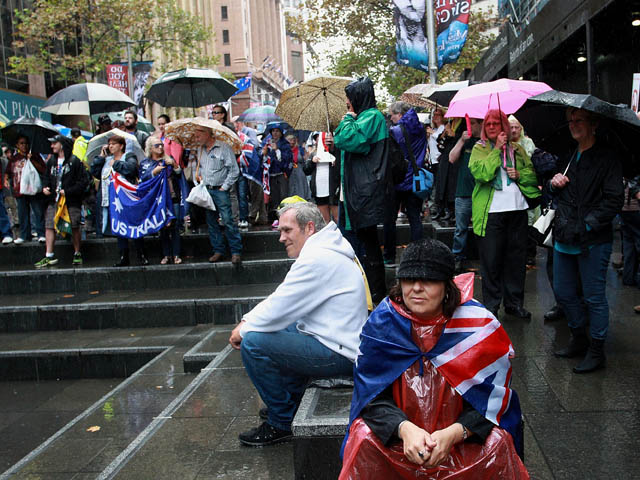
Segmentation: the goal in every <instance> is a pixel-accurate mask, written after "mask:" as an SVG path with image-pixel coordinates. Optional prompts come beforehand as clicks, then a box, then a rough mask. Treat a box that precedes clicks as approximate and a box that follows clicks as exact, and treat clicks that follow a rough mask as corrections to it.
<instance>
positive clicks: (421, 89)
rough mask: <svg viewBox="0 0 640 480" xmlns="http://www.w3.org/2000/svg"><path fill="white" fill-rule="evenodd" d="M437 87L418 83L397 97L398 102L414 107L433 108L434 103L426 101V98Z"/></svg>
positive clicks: (432, 84)
mask: <svg viewBox="0 0 640 480" xmlns="http://www.w3.org/2000/svg"><path fill="white" fill-rule="evenodd" d="M438 87H439V86H438V85H436V84H435V83H419V84H417V85H414V86H413V87H411V88H410V89H408V90H406V91H405V92H404V93H403V94H402V95H400V97H398V100H400V101H402V102H406V103H408V104H409V105H413V106H414V107H423V108H426V107H433V106H434V103H435V102H431V101H429V100H427V98H426V97H428V96H429V95H431V94H432V93H433V92H434V91H435V90H436V89H437V88H438Z"/></svg>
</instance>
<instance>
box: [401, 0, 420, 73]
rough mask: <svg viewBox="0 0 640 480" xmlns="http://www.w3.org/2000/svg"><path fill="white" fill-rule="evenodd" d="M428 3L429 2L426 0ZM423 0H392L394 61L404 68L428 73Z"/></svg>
mask: <svg viewBox="0 0 640 480" xmlns="http://www.w3.org/2000/svg"><path fill="white" fill-rule="evenodd" d="M427 1H429V0H427ZM425 11H426V5H425V2H424V0H413V1H412V0H393V22H394V23H395V25H396V61H397V62H398V63H399V64H400V65H404V66H405V67H412V68H416V69H418V70H422V71H424V72H428V71H429V48H428V45H427V35H426V28H427V23H426V19H425V16H424V14H425Z"/></svg>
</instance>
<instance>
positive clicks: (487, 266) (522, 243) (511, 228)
mask: <svg viewBox="0 0 640 480" xmlns="http://www.w3.org/2000/svg"><path fill="white" fill-rule="evenodd" d="M469 171H470V172H471V174H472V175H473V177H474V178H475V180H476V185H475V187H474V189H473V193H472V196H471V211H472V213H471V218H472V223H473V232H474V233H475V234H476V235H477V236H478V237H479V240H480V242H479V243H480V245H479V247H480V248H479V253H480V269H481V272H482V299H483V302H484V304H485V306H486V307H487V308H488V309H489V310H491V312H493V314H494V315H495V316H496V317H497V316H498V310H499V309H500V303H501V302H502V301H503V300H504V307H505V312H506V313H507V314H509V315H513V316H515V317H518V318H530V317H531V313H530V312H528V311H527V310H525V308H524V307H523V303H524V281H525V274H526V260H527V258H526V257H527V209H528V208H529V204H528V202H527V199H535V198H537V197H539V196H540V191H539V190H538V179H537V177H536V173H535V171H534V169H533V164H532V163H531V159H530V158H529V156H528V155H527V153H526V152H525V150H524V149H523V148H522V146H520V145H519V144H517V143H510V142H509V121H508V120H507V116H506V115H505V114H504V113H503V112H501V111H500V110H489V111H488V112H487V114H486V116H485V117H484V123H483V126H482V133H481V139H480V141H479V142H478V143H476V144H475V145H474V147H473V150H472V151H471V157H470V158H469ZM503 296H504V298H503Z"/></svg>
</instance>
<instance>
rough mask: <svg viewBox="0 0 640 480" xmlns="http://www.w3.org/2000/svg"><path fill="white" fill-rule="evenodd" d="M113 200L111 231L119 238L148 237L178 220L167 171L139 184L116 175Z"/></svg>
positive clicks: (112, 190)
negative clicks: (170, 222)
mask: <svg viewBox="0 0 640 480" xmlns="http://www.w3.org/2000/svg"><path fill="white" fill-rule="evenodd" d="M109 200H110V201H109V217H110V219H111V231H112V232H113V234H114V235H117V236H118V237H126V238H140V237H144V236H145V235H148V234H150V233H155V232H158V231H159V230H160V229H161V228H162V227H164V226H165V225H166V224H167V223H168V222H169V221H170V220H171V219H173V218H175V215H174V214H173V204H172V201H171V192H170V190H169V183H168V181H167V171H166V170H164V171H163V172H162V173H161V174H160V175H157V176H155V177H153V178H151V179H149V180H146V181H144V182H142V183H139V184H138V185H133V184H132V183H129V182H128V181H127V180H126V179H125V178H124V177H123V176H121V175H120V174H119V173H117V172H114V173H113V175H112V178H111V183H110V184H109Z"/></svg>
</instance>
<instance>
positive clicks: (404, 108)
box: [389, 102, 411, 115]
mask: <svg viewBox="0 0 640 480" xmlns="http://www.w3.org/2000/svg"><path fill="white" fill-rule="evenodd" d="M410 108H411V105H409V104H408V103H406V102H393V103H392V104H391V105H389V113H391V114H394V113H400V114H402V115H404V114H405V113H407V112H408V111H409V109H410Z"/></svg>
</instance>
